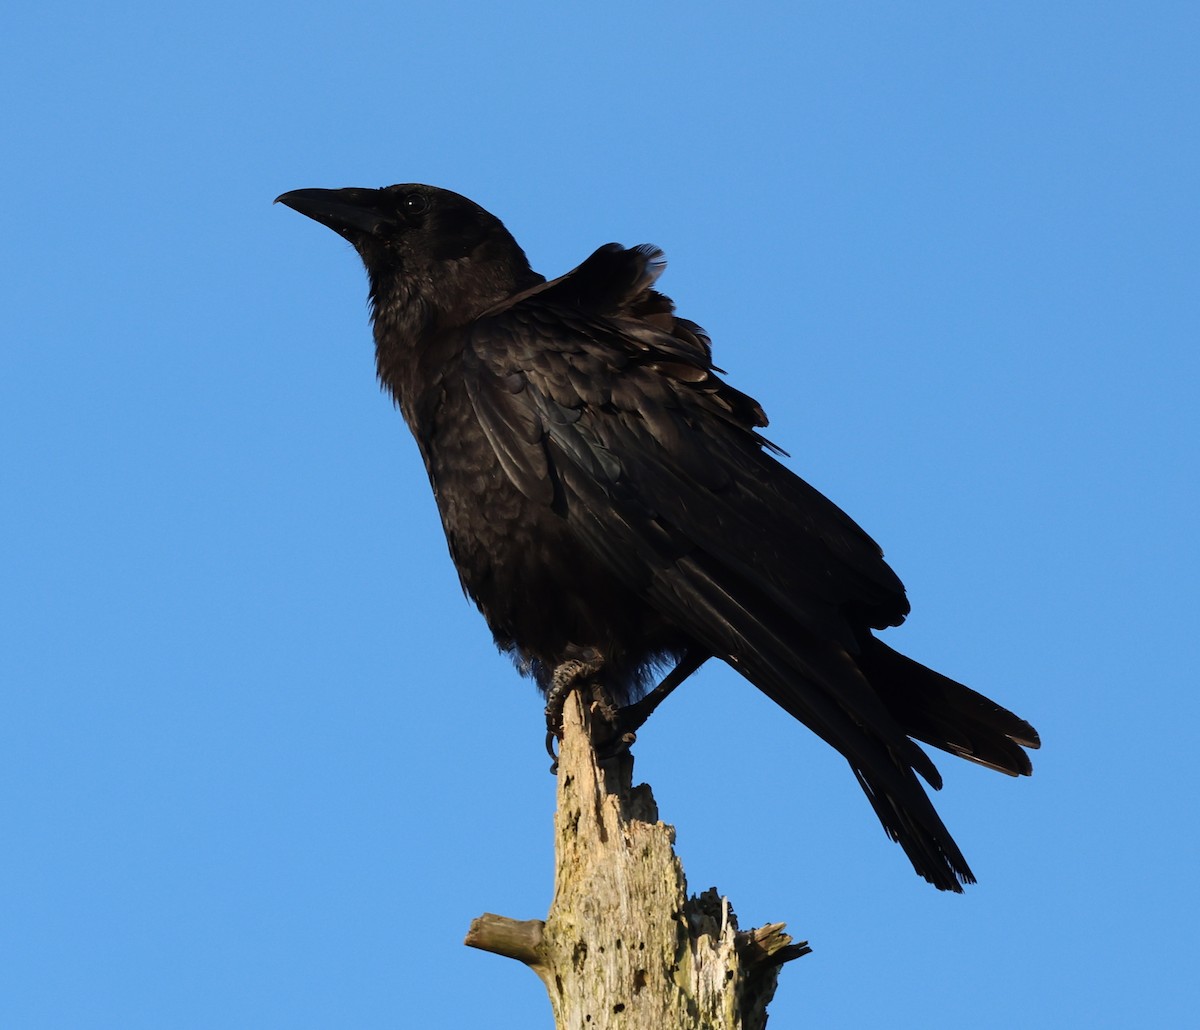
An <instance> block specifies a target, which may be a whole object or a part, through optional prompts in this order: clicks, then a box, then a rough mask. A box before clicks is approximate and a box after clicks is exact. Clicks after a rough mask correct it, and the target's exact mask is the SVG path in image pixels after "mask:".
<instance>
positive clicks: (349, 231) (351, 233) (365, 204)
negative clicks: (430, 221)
mask: <svg viewBox="0 0 1200 1030" xmlns="http://www.w3.org/2000/svg"><path fill="white" fill-rule="evenodd" d="M382 200H383V190H370V189H360V188H358V187H351V188H349V189H344V190H292V191H291V192H290V193H283V194H281V195H280V196H278V197H276V198H275V203H276V204H283V205H285V206H287V207H290V208H291V209H292V210H293V211H299V212H300V214H302V215H308V217H309V218H311V219H313V220H314V221H317V222H320V223H321V224H322V225H327V226H329V228H330V229H332V230H333V231H334V232H336V233H340V234H341V235H342V236H345V237H346V239H348V240H351V241H353V240H354V238H355V237H359V236H362V235H363V234H364V233H365V234H367V235H369V236H374V235H376V234H377V233H379V232H380V230H382V229H386V228H388V227H389V226H391V225H393V224H394V220H393V218H392V217H390V216H389V215H387V214H385V213H384V208H383V203H382Z"/></svg>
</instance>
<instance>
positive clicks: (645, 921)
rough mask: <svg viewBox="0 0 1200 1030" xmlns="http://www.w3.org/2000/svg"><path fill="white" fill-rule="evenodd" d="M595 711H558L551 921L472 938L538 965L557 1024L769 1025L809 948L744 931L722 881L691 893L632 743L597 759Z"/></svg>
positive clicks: (756, 1028)
mask: <svg viewBox="0 0 1200 1030" xmlns="http://www.w3.org/2000/svg"><path fill="white" fill-rule="evenodd" d="M590 720H591V712H590V711H589V709H588V706H587V705H585V704H584V702H583V701H582V700H580V697H579V693H578V692H575V693H573V694H572V695H571V697H570V698H569V699H568V701H567V705H566V708H565V711H564V720H563V722H564V729H563V740H562V746H561V749H560V753H559V762H558V811H557V813H556V815H555V845H556V846H555V854H556V862H555V880H554V901H553V902H552V904H551V906H550V912H549V915H548V916H547V918H546V921H545V923H544V924H542V923H540V922H538V921H537V920H532V921H528V922H523V923H520V922H516V921H515V920H510V919H505V918H504V917H502V916H493V915H490V914H489V915H485V916H481V917H480V918H479V919H477V920H476V921H475V922H474V923H473V924H472V928H471V934H470V935H469V936H468V939H467V943H468V944H472V946H474V947H482V948H484V949H485V950H488V951H494V952H496V953H497V954H502V955H508V956H509V957H512V958H516V959H518V960H520V961H522V962H524V963H525V964H526V965H528V966H529V967H530V968H532V969H533V970H534V972H536V973H537V974H538V976H539V977H541V979H542V982H543V983H544V984H545V985H546V990H547V991H548V993H549V995H550V1003H551V1005H552V1007H553V1009H554V1018H555V1023H556V1026H557V1027H558V1030H609V1028H617V1027H620V1028H621V1030H664V1028H672V1030H673V1028H676V1027H678V1028H680V1030H701V1028H703V1030H762V1028H763V1027H765V1025H766V1018H767V1016H766V1006H767V1003H768V1002H769V1001H770V1000H771V997H772V995H773V994H774V993H775V986H776V979H777V976H778V972H779V967H780V966H781V965H782V964H783V963H785V962H788V961H790V960H791V959H794V958H798V957H799V956H800V955H803V954H805V953H806V952H807V951H808V950H809V948H808V945H807V944H793V943H792V940H791V938H790V937H789V936H788V935H787V934H785V933H783V924H782V923H773V924H770V925H768V926H763V927H761V928H759V929H757V930H751V931H747V932H742V931H739V930H738V926H737V919H736V917H735V916H734V913H733V909H732V908H731V907H730V905H729V902H728V900H727V899H725V898H721V897H719V896H718V894H717V892H716V890H709V891H706V892H704V893H703V894H701V895H699V896H698V897H694V898H688V895H687V881H686V880H685V878H684V875H683V868H682V866H681V865H680V862H679V859H678V858H677V857H676V856H675V852H674V849H673V844H674V841H675V831H674V829H673V828H672V827H670V826H667V825H666V824H664V823H662V822H659V820H658V808H657V806H656V805H655V802H654V797H653V795H652V794H651V792H650V788H649V787H648V786H646V785H645V784H642V785H639V786H638V787H633V786H632V775H633V758H632V756H631V755H629V754H628V753H625V754H623V755H621V756H620V757H618V758H615V759H610V760H607V761H600V760H598V759H597V758H596V755H595V752H594V750H593V747H592V743H591V735H590V733H589V724H590Z"/></svg>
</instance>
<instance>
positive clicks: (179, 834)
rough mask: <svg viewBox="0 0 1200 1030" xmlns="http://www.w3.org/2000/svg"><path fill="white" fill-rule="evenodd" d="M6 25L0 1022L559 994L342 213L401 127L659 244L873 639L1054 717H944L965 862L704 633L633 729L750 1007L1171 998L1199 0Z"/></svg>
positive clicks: (414, 141) (535, 706)
mask: <svg viewBox="0 0 1200 1030" xmlns="http://www.w3.org/2000/svg"><path fill="white" fill-rule="evenodd" d="M4 22H5V24H4V27H3V31H2V32H0V83H2V85H3V89H4V96H5V98H6V99H5V103H4V105H3V108H2V110H0V129H2V135H0V138H2V139H3V141H4V144H3V145H4V149H5V151H6V153H7V157H6V158H5V159H4V161H3V164H2V166H0V181H2V183H3V197H4V203H3V205H0V222H2V231H0V253H2V257H3V275H2V276H0V293H2V298H0V299H2V302H3V311H4V315H5V318H4V333H3V336H4V340H3V347H2V350H0V680H2V681H3V682H2V690H0V1026H2V1027H5V1028H16V1030H49V1028H64V1030H87V1028H100V1027H104V1028H109V1027H111V1028H120V1030H135V1028H153V1030H162V1028H172V1030H173V1028H193V1027H195V1028H213V1027H220V1028H242V1027H246V1028H267V1027H281V1028H309V1027H312V1028H346V1027H353V1028H376V1027H379V1028H384V1027H402V1028H407V1027H422V1028H424V1027H433V1028H442V1027H445V1028H456V1030H457V1028H461V1027H488V1028H492V1030H506V1028H529V1027H542V1026H545V1027H549V1026H550V1025H551V1021H550V1013H549V1008H548V1005H547V1002H546V999H545V995H544V992H543V990H542V988H541V985H540V984H539V983H538V982H537V981H536V979H535V978H534V977H533V976H531V975H530V974H529V973H528V972H527V971H525V970H523V969H521V968H519V967H518V966H516V965H515V964H513V963H511V962H508V961H506V960H502V959H499V958H496V957H494V956H491V955H486V954H483V953H479V952H474V951H470V950H468V949H466V948H464V947H463V946H462V944H461V939H462V936H463V934H464V933H465V931H466V929H467V926H468V924H469V922H470V920H471V918H472V917H474V916H475V915H478V914H479V913H481V912H483V911H485V910H487V911H494V912H500V913H503V914H506V915H510V916H514V917H518V918H532V917H540V916H543V915H544V914H545V911H546V908H547V905H548V903H549V891H550V884H551V852H550V848H551V828H550V827H551V815H552V809H553V800H554V798H553V789H554V782H553V779H552V778H551V777H550V776H549V775H548V774H547V760H546V757H545V755H544V754H543V753H542V749H541V738H542V721H541V714H540V708H541V706H540V703H539V700H538V698H537V697H536V695H535V693H534V692H533V689H532V687H531V686H530V685H529V684H528V683H527V682H526V681H523V680H521V679H519V678H518V676H517V674H516V673H515V672H514V670H513V669H512V667H511V666H510V664H509V663H508V662H507V661H506V660H505V659H503V658H501V657H499V656H497V655H496V653H495V651H494V649H493V647H492V645H491V641H490V636H489V634H488V633H487V631H486V629H485V627H484V625H483V623H482V620H481V619H480V618H479V616H478V615H477V613H475V611H474V610H473V609H472V608H471V607H470V606H469V605H468V604H467V603H466V602H464V600H463V598H462V596H461V594H460V592H459V588H458V583H457V579H456V577H455V575H454V572H453V569H452V567H451V565H450V561H449V559H448V556H447V554H446V549H445V545H444V543H443V540H442V536H441V531H440V528H439V525H438V522H437V518H436V514H435V511H434V506H433V501H432V498H431V496H430V492H429V489H428V485H427V483H426V481H425V477H424V473H423V471H422V469H421V466H420V462H419V460H418V457H417V453H416V448H415V447H414V445H413V444H412V441H411V440H410V439H409V437H408V434H407V430H406V429H405V428H404V426H403V424H402V422H401V419H400V417H399V415H398V414H397V413H396V412H395V411H394V410H393V409H392V407H391V404H390V402H389V401H388V400H387V399H385V398H384V397H383V396H382V395H381V393H380V392H379V389H378V387H377V386H376V384H375V382H374V378H373V359H372V353H371V342H370V336H369V331H368V326H367V313H366V306H365V303H364V301H365V281H364V276H363V273H362V270H361V268H360V266H359V264H358V261H357V258H356V257H355V255H354V254H353V252H352V251H351V250H350V248H349V247H348V246H347V245H346V244H345V243H343V242H342V241H340V240H339V239H338V238H337V237H335V236H334V235H333V234H331V233H330V232H328V231H327V230H325V229H323V228H321V227H320V226H318V225H316V224H314V223H312V222H310V221H308V220H306V219H304V218H302V217H300V216H298V215H297V214H295V213H294V212H291V211H288V210H286V209H284V208H282V207H272V205H271V200H272V198H273V197H275V196H276V195H277V194H279V193H281V192H283V191H284V190H289V189H294V188H297V187H305V186H344V185H371V186H374V185H383V184H388V183H392V182H404V181H421V182H429V183H434V184H437V185H441V186H445V187H449V188H451V189H454V190H457V191H459V192H461V193H464V194H466V195H468V196H470V197H472V198H473V199H475V200H477V201H479V202H480V203H482V204H483V205H484V206H485V207H487V208H489V209H490V210H492V211H493V212H495V213H496V214H497V215H499V216H500V217H501V218H502V219H504V221H505V222H506V223H507V224H508V226H509V227H510V229H511V230H512V231H513V232H514V234H515V235H516V236H517V238H518V240H519V241H520V242H521V243H522V245H523V246H524V247H525V249H526V251H527V252H528V254H529V256H530V258H531V260H532V261H533V263H534V265H535V267H537V268H538V269H540V270H541V271H543V272H545V273H547V274H549V275H554V274H558V273H560V272H562V271H565V270H566V269H568V268H570V267H572V266H573V265H575V264H577V263H578V262H579V261H580V260H582V259H583V258H584V257H585V256H586V255H587V254H588V253H590V252H591V250H592V249H593V248H595V247H596V246H598V245H599V244H602V243H605V242H608V241H610V240H617V241H620V242H622V243H626V244H636V243H640V242H652V243H656V244H658V245H660V246H662V247H663V248H664V249H665V251H666V253H667V255H668V258H669V260H670V267H669V268H668V270H667V272H666V274H665V277H664V278H663V279H662V280H661V284H662V286H663V288H664V289H665V290H666V291H667V292H668V293H670V294H671V295H672V296H673V297H674V298H675V299H676V301H677V302H678V304H679V306H680V309H681V311H682V312H683V313H684V314H685V315H686V316H688V317H690V318H692V319H694V320H696V321H698V322H700V323H701V324H702V325H704V326H705V327H706V328H707V329H708V330H709V331H710V332H711V334H712V336H713V339H714V341H715V346H716V358H717V361H718V363H719V364H720V365H721V366H723V367H724V368H726V369H727V370H728V371H729V378H730V379H731V381H732V382H733V383H734V384H736V385H737V386H739V387H740V388H742V389H743V390H746V391H747V392H749V393H751V394H753V395H754V396H756V397H758V398H759V399H760V400H761V401H762V402H763V404H764V405H765V407H766V409H767V411H768V413H769V414H770V416H771V418H772V425H771V429H770V431H769V433H770V435H771V437H772V439H774V440H775V441H777V442H778V443H779V444H780V445H782V446H783V447H785V448H787V449H788V450H789V451H790V452H791V454H792V458H791V459H790V464H791V466H792V467H793V468H794V469H795V470H796V471H797V472H799V473H801V474H802V475H804V476H805V477H806V478H807V479H809V481H811V482H812V483H813V484H814V485H816V486H817V487H818V488H820V489H821V490H823V491H824V492H825V493H827V494H829V495H830V496H831V497H832V498H834V499H835V500H836V501H837V502H838V503H839V504H840V505H842V506H843V507H844V508H846V509H847V510H848V511H849V512H850V513H852V514H853V515H854V517H855V518H856V519H857V520H858V521H859V522H861V523H862V524H863V526H864V527H865V528H866V529H867V530H868V531H869V532H870V533H871V534H872V535H873V536H875V537H876V539H878V540H879V541H880V542H881V543H882V544H883V546H884V548H885V550H886V551H887V554H888V558H889V560H890V561H891V562H892V564H893V566H894V567H895V568H896V569H897V571H898V572H899V573H900V575H901V576H902V577H903V578H904V580H905V582H906V583H907V585H908V588H909V594H910V597H911V599H912V602H913V608H914V613H913V615H912V617H911V619H910V621H909V623H908V624H907V625H906V626H904V627H903V628H901V629H900V630H896V631H891V632H890V633H889V634H888V639H889V640H890V641H891V642H892V643H894V644H896V645H897V646H898V647H900V648H902V649H903V650H905V651H907V652H908V653H910V654H912V655H913V656H914V657H917V658H919V659H921V660H923V661H926V662H928V663H929V664H932V665H934V666H936V667H937V668H939V669H942V670H944V671H946V672H947V673H949V674H951V675H954V676H956V677H958V678H960V679H964V680H966V681H967V682H969V683H971V684H972V685H974V686H976V687H978V688H979V689H981V690H983V691H985V692H986V693H988V694H991V695H993V696H995V697H997V698H999V699H1001V700H1002V701H1003V702H1004V703H1006V704H1007V705H1009V706H1010V707H1012V708H1013V709H1015V710H1016V711H1018V712H1019V713H1021V714H1022V715H1024V716H1026V717H1027V718H1029V719H1030V720H1031V721H1032V722H1033V723H1034V724H1035V725H1036V726H1037V727H1038V729H1039V730H1040V731H1041V733H1042V738H1043V741H1044V748H1043V750H1042V751H1041V752H1040V753H1039V754H1037V755H1036V756H1035V764H1036V771H1035V775H1034V776H1033V778H1032V779H1030V780H1022V781H1020V782H1016V781H1012V780H1008V779H1007V778H1004V777H1001V776H998V775H995V774H991V773H988V772H986V771H985V770H981V769H977V768H975V767H971V766H968V765H967V764H965V763H962V762H958V761H955V760H954V759H952V758H950V757H949V756H941V755H939V756H938V757H937V761H938V764H939V766H940V768H941V769H942V772H943V773H944V775H945V777H946V780H947V786H946V789H945V790H944V791H943V792H942V794H941V795H940V797H939V798H938V799H937V800H938V806H939V809H940V811H941V813H942V815H943V817H944V818H945V820H946V822H947V823H948V824H949V826H950V827H951V829H952V830H953V832H954V833H955V836H956V837H957V839H958V841H959V843H960V844H961V845H962V847H963V850H964V851H965V852H966V854H967V857H968V859H969V860H970V862H971V864H972V866H973V867H974V869H975V871H976V873H977V874H978V876H979V879H980V883H979V885H978V886H977V887H974V888H972V889H971V890H969V892H968V893H967V894H966V895H965V896H963V897H952V896H946V895H941V894H938V893H937V892H936V891H934V890H933V889H932V888H930V887H928V886H927V885H925V884H924V883H923V882H921V881H920V880H918V879H917V878H916V877H915V876H914V875H913V873H912V871H911V869H910V867H909V866H908V863H907V862H906V860H905V859H904V856H903V854H902V852H901V851H900V850H899V848H897V847H895V846H894V845H892V844H890V843H889V842H888V841H887V840H886V839H885V838H884V836H883V834H882V833H881V831H880V829H879V827H878V824H877V823H876V821H875V818H874V815H873V814H872V812H871V810H870V808H869V806H868V804H867V803H866V801H865V799H864V798H863V797H862V795H861V793H860V791H859V789H858V787H857V785H856V784H855V782H854V780H853V777H852V775H851V774H850V772H849V770H848V768H847V767H846V765H845V763H844V762H843V761H842V760H841V759H840V758H839V757H838V756H837V755H836V754H834V753H833V752H832V751H830V750H829V749H828V748H827V747H825V746H824V745H823V744H821V743H820V742H819V741H818V740H817V739H816V738H815V737H814V736H813V735H812V734H811V733H809V732H808V731H806V730H804V729H803V728H802V727H801V726H799V725H797V724H794V723H792V722H791V721H790V720H788V719H787V718H786V717H784V716H783V715H782V713H781V712H779V711H778V710H776V709H774V708H773V706H772V705H771V704H770V702H768V701H766V700H765V699H764V698H762V697H761V696H760V695H759V694H758V693H757V692H756V691H755V690H753V688H751V687H750V686H749V685H747V684H745V683H744V682H742V681H741V680H740V679H739V678H738V677H737V676H735V675H734V674H732V673H731V672H729V671H728V670H726V669H724V668H716V667H714V668H711V669H705V670H704V671H703V672H702V673H701V674H700V675H699V676H697V677H696V678H695V679H694V681H691V682H689V683H688V684H687V686H686V688H685V689H684V690H682V691H681V692H680V694H679V695H678V696H676V697H674V698H672V699H671V701H670V702H669V703H668V704H667V705H666V706H665V707H664V708H663V709H662V710H661V711H660V712H659V714H658V715H657V716H656V717H655V719H654V720H653V722H652V723H651V725H650V726H648V727H647V728H646V729H645V730H644V731H643V733H642V734H641V736H640V739H639V742H638V747H637V752H636V753H637V759H638V773H639V775H640V776H641V777H642V778H645V779H646V780H648V781H649V782H650V783H651V784H652V785H653V787H654V789H655V792H656V794H657V797H658V800H659V804H660V807H661V810H662V813H663V817H664V818H665V819H666V820H668V821H670V822H672V823H674V824H675V826H676V827H677V830H678V847H679V853H680V855H681V857H682V859H683V862H684V866H685V868H686V870H687V873H688V876H689V879H690V883H691V885H692V887H693V888H694V889H695V890H701V889H704V888H707V887H709V886H711V885H714V884H715V885H716V886H717V887H718V888H719V889H720V890H721V891H722V892H724V893H726V894H728V895H729V897H730V898H731V900H732V902H733V904H734V906H735V908H736V909H737V911H738V913H739V915H740V916H741V918H742V921H743V924H744V925H757V924H760V923H763V922H768V921H775V920H786V921H787V923H788V924H789V926H790V928H791V929H792V930H793V931H794V933H795V934H796V935H797V936H799V937H802V938H807V939H808V940H810V941H811V942H812V944H813V947H814V949H815V951H814V953H813V954H812V955H811V956H809V957H807V958H804V959H802V960H801V961H799V962H797V963H795V964H794V965H792V966H790V967H789V968H788V969H787V970H786V971H785V972H784V974H783V977H782V984H781V989H780V993H779V996H778V998H777V1000H776V1002H775V1005H774V1007H773V1010H772V1011H773V1017H772V1026H773V1027H778V1028H781V1030H782V1028H787V1027H821V1028H839V1027H846V1028H858V1027H867V1026H886V1027H900V1028H910V1027H911V1028H924V1027H932V1026H966V1027H971V1028H976V1030H982V1028H993V1027H994V1028H1004V1030H1010V1028H1012V1027H1014V1026H1018V1027H1066V1026H1087V1027H1128V1026H1155V1027H1167V1026H1187V1025H1194V1024H1193V1023H1192V1022H1191V1020H1192V1019H1194V1018H1195V1010H1196V1007H1197V1002H1198V1000H1200V999H1198V997H1197V996H1198V994H1200V991H1198V990H1197V987H1196V972H1195V967H1196V962H1197V958H1198V953H1200V948H1198V946H1197V945H1198V941H1197V926H1198V925H1200V919H1198V915H1200V913H1198V911H1197V909H1198V906H1197V887H1196V881H1197V875H1198V873H1200V853H1198V852H1200V829H1198V820H1197V807H1198V806H1197V787H1198V783H1197V775H1196V771H1195V764H1196V758H1195V752H1196V744H1195V737H1196V733H1197V725H1198V724H1200V720H1198V715H1200V713H1198V712H1197V702H1196V695H1197V689H1196V680H1197V671H1196V670H1197V664H1198V663H1197V659H1198V658H1200V655H1198V653H1197V652H1198V648H1197V643H1196V626H1197V619H1196V615H1197V611H1196V609H1197V594H1196V583H1197V580H1198V577H1200V568H1198V562H1197V553H1196V517H1197V516H1196V511H1197V501H1198V494H1200V479H1198V477H1197V461H1196V458H1197V454H1196V442H1197V429H1198V421H1200V420H1198V419H1197V414H1196V407H1197V392H1198V386H1200V384H1198V382H1197V378H1198V377H1197V371H1198V367H1197V366H1198V361H1197V353H1196V352H1197V346H1198V344H1200V331H1198V327H1200V310H1198V309H1200V305H1198V303H1197V296H1198V294H1197V286H1198V282H1200V279H1198V273H1200V260H1198V242H1197V241H1198V239H1200V218H1198V217H1197V205H1198V200H1197V198H1198V196H1200V167H1198V166H1200V159H1198V158H1200V144H1198V119H1197V115H1198V113H1200V112H1198V106H1200V105H1198V103H1197V98H1198V97H1200V81H1198V78H1200V76H1198V74H1197V68H1198V66H1200V61H1198V60H1197V56H1196V55H1197V53H1198V52H1200V51H1198V44H1200V32H1198V29H1200V7H1197V6H1196V4H1194V3H1178V4H1169V3H1154V2H1149V3H1140V4H1132V3H1129V4H1119V3H1104V2H1101V3H1055V2H1045V0H1040V2H1037V3H1025V2H1010V3H967V4H962V3H925V4H885V3H854V2H849V3H825V4H809V3H788V4H784V3H780V4H764V3H749V4H739V5H736V8H735V5H733V4H729V5H714V4H695V3H689V4H682V3H673V4H646V3H639V4H633V3H624V2H616V3H608V4H605V5H602V6H598V5H597V6H592V5H587V6H585V5H581V4H557V5H549V4H541V3H528V4H504V5H501V4H482V3H453V2H451V3H443V4H419V5H417V4H406V3H403V2H399V3H398V2H395V0H391V2H388V3H372V4H359V3H353V2H348V3H340V4H322V5H300V6H287V7H285V6H283V5H271V4H269V3H268V4H264V5H255V4H237V5H234V4H230V3H227V2H225V0H215V2H213V3H210V4H207V5H203V6H201V5H183V6H179V5H175V6H172V5H164V4H161V3H154V4H150V3H145V2H141V0H133V2H128V3H124V4H120V5H97V4H94V3H92V4H83V3H78V2H75V3H56V2H54V0H49V2H45V3H41V4H39V5H32V4H24V5H17V6H16V7H14V8H13V9H12V10H10V11H9V12H8V13H7V14H6V16H5V18H4Z"/></svg>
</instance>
